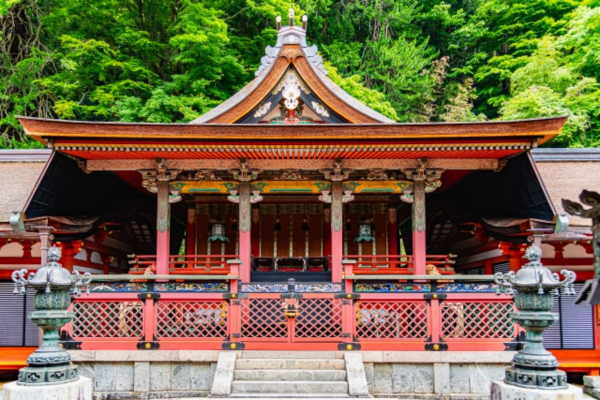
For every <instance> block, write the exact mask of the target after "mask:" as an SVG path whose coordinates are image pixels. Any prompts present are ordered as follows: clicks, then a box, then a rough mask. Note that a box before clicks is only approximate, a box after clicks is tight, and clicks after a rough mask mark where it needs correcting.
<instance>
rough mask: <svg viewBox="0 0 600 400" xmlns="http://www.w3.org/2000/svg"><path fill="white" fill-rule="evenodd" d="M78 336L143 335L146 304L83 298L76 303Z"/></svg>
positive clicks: (133, 336)
mask: <svg viewBox="0 0 600 400" xmlns="http://www.w3.org/2000/svg"><path fill="white" fill-rule="evenodd" d="M73 312H74V313H75V318H74V319H73V336H74V337H76V338H96V337H97V338H142V337H143V336H144V306H143V304H142V302H141V301H130V302H121V301H102V302H95V301H81V302H75V303H74V304H73Z"/></svg>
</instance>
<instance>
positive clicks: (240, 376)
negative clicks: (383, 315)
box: [231, 359, 348, 397]
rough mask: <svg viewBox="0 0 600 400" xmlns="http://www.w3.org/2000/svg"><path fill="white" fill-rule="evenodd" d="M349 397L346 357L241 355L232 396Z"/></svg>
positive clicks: (232, 387) (234, 378) (236, 363)
mask: <svg viewBox="0 0 600 400" xmlns="http://www.w3.org/2000/svg"><path fill="white" fill-rule="evenodd" d="M268 395H272V396H273V397H294V396H296V395H299V396H301V397H308V396H309V395H310V396H316V397H333V396H335V397H338V396H339V397H348V381H347V374H346V363H345V361H344V360H319V359H312V360H311V359H309V360H298V359H241V360H236V362H235V371H234V373H233V383H232V386H231V397H254V396H259V397H266V396H268Z"/></svg>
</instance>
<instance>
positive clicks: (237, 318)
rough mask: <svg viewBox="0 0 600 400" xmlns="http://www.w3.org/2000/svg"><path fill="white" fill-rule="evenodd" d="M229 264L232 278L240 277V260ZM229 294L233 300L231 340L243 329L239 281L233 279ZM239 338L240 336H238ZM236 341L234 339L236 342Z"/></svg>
mask: <svg viewBox="0 0 600 400" xmlns="http://www.w3.org/2000/svg"><path fill="white" fill-rule="evenodd" d="M227 264H228V265H229V267H230V268H231V275H232V276H236V277H237V276H239V274H240V260H228V261H227ZM229 293H230V294H231V299H230V301H229V312H228V313H227V314H228V316H227V323H228V324H229V332H228V333H229V335H230V337H231V338H234V337H236V336H235V335H239V334H240V331H241V329H242V326H241V325H242V323H241V313H242V310H241V309H242V307H241V300H240V299H239V296H238V280H237V279H231V280H230V282H229ZM238 337H239V336H238ZM234 340H235V339H232V341H234Z"/></svg>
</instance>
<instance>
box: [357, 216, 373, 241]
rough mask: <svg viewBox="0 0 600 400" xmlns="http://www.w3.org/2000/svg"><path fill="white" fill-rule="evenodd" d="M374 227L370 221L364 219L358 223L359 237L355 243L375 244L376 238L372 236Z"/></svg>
mask: <svg viewBox="0 0 600 400" xmlns="http://www.w3.org/2000/svg"><path fill="white" fill-rule="evenodd" d="M371 231H372V226H371V221H370V220H369V219H363V220H361V221H360V222H359V223H358V237H357V238H356V239H354V241H355V242H363V241H364V242H373V241H374V240H375V238H374V237H373V236H372V235H371Z"/></svg>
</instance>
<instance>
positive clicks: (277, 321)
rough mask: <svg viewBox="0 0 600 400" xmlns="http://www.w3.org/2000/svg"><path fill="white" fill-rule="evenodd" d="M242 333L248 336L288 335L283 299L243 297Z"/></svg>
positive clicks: (281, 336)
mask: <svg viewBox="0 0 600 400" xmlns="http://www.w3.org/2000/svg"><path fill="white" fill-rule="evenodd" d="M241 334H242V337H246V338H283V337H287V335H288V327H287V320H286V317H285V315H283V309H282V307H281V300H280V299H243V300H242V329H241Z"/></svg>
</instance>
